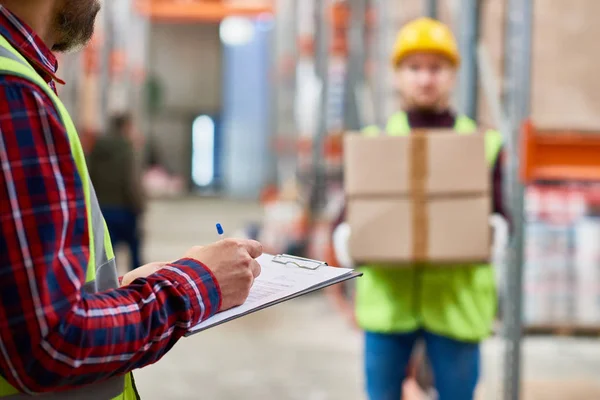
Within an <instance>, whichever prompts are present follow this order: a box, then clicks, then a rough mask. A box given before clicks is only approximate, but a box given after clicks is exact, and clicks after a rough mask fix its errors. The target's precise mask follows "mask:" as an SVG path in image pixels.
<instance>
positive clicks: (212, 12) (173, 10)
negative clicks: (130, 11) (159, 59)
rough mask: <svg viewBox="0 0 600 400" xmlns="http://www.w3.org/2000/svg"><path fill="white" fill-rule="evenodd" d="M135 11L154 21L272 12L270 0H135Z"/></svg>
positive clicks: (215, 18)
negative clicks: (248, 1) (252, 1)
mask: <svg viewBox="0 0 600 400" xmlns="http://www.w3.org/2000/svg"><path fill="white" fill-rule="evenodd" d="M135 9H136V11H137V12H138V13H139V14H141V15H143V16H145V17H148V18H150V19H151V20H154V21H168V22H219V21H221V20H223V19H224V18H226V17H228V16H232V15H235V16H245V17H253V16H257V15H260V14H264V13H273V4H272V2H270V1H265V2H262V3H256V2H255V4H246V5H244V3H241V2H227V1H209V0H188V1H182V0H136V1H135Z"/></svg>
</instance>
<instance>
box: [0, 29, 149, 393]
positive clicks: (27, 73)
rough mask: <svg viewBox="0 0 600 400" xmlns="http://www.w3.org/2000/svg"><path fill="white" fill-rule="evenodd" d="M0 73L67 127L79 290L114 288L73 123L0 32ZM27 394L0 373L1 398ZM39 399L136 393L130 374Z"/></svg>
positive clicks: (105, 238) (110, 256)
mask: <svg viewBox="0 0 600 400" xmlns="http://www.w3.org/2000/svg"><path fill="white" fill-rule="evenodd" d="M0 74H2V75H12V76H18V77H21V78H24V79H27V80H28V81H30V82H32V83H33V84H35V85H36V86H38V87H39V88H40V89H42V90H43V91H44V92H45V93H46V94H47V95H48V96H49V98H50V99H51V100H52V102H53V103H54V106H55V107H56V110H57V111H58V113H59V115H60V118H61V120H62V123H63V125H64V126H65V128H66V130H67V134H68V137H69V142H70V144H71V153H72V155H73V158H74V160H75V164H76V165H77V172H78V173H79V176H80V178H81V182H82V184H83V190H84V195H85V204H86V210H87V222H88V226H89V229H88V231H89V242H90V252H89V253H90V255H89V260H88V265H87V270H86V280H85V284H84V286H83V290H85V291H86V292H88V293H95V292H99V291H105V290H109V289H114V288H117V287H118V286H119V281H118V277H117V268H116V263H115V257H114V252H113V249H112V246H111V241H110V236H109V233H108V229H107V227H106V223H105V221H104V218H103V217H102V212H101V211H100V206H99V204H98V200H97V198H96V194H95V192H94V188H93V186H92V183H91V181H90V178H89V175H88V170H87V166H86V163H85V156H84V153H83V150H82V148H81V143H80V142H79V136H78V134H77V130H76V129H75V125H74V124H73V121H72V120H71V117H70V116H69V113H68V111H67V109H66V108H65V106H64V105H63V104H62V102H61V101H60V99H59V98H58V96H57V95H56V94H55V93H54V92H53V91H52V89H50V87H49V86H48V84H47V83H46V82H45V81H44V79H43V78H42V77H41V76H40V75H39V74H38V73H37V72H36V71H35V69H34V68H33V67H32V66H31V65H30V64H29V62H28V61H27V60H26V59H25V58H24V57H23V56H22V55H21V54H20V53H19V52H18V51H17V50H15V48H14V47H13V46H12V45H11V44H10V43H9V42H8V41H7V40H6V39H5V38H4V37H3V36H0ZM31 398H32V397H31V395H29V394H24V393H20V392H19V390H17V389H16V388H14V387H13V386H11V385H10V384H9V383H8V382H7V381H6V380H5V379H3V378H2V377H0V399H1V400H28V399H31ZM35 398H40V399H43V400H59V399H65V398H69V399H85V400H111V399H113V400H135V399H138V398H139V397H138V395H137V393H136V392H135V388H134V385H133V382H132V377H131V374H130V373H128V374H126V375H125V376H116V377H113V378H110V379H108V380H107V381H104V382H101V383H95V384H91V385H88V386H84V387H81V388H78V389H75V390H70V391H62V392H61V391H59V392H56V393H47V394H40V395H38V396H35Z"/></svg>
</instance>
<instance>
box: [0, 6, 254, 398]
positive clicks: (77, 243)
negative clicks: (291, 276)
mask: <svg viewBox="0 0 600 400" xmlns="http://www.w3.org/2000/svg"><path fill="white" fill-rule="evenodd" d="M99 9H100V3H99V2H98V0H0V400H26V399H31V398H33V397H32V396H33V395H38V396H36V398H40V399H43V400H57V399H86V400H111V399H120V400H132V399H138V398H139V396H138V394H137V390H136V388H135V384H134V381H133V377H132V374H131V371H132V370H134V369H136V368H141V367H143V366H145V365H148V364H152V363H154V362H156V361H158V360H159V359H160V358H161V357H162V356H163V355H164V354H165V353H166V352H167V351H168V350H169V349H171V348H172V347H173V345H174V344H175V342H177V340H179V339H180V338H181V337H182V336H183V335H184V334H185V333H186V332H187V331H188V329H189V328H190V327H192V326H194V325H195V324H197V323H199V322H200V321H203V320H205V319H207V318H208V317H210V316H212V315H214V314H215V313H216V312H218V311H221V310H225V309H228V308H231V307H234V306H237V305H240V304H242V303H243V302H244V301H245V299H246V298H247V296H248V293H249V291H250V287H251V286H252V283H253V280H254V278H256V276H258V274H259V273H260V265H259V264H258V262H257V261H256V257H258V256H260V255H261V253H262V247H261V245H260V244H259V243H257V242H254V241H249V240H248V241H246V240H222V241H219V242H217V243H215V244H212V245H209V246H202V247H199V246H196V247H193V248H191V249H190V250H189V251H188V252H187V253H186V254H185V255H183V257H181V258H179V259H178V260H177V261H175V262H172V263H151V264H147V265H144V266H141V267H140V268H137V269H136V270H135V271H132V272H129V273H128V274H127V275H125V276H124V277H123V278H121V279H119V278H118V277H117V274H116V267H115V265H116V264H115V260H114V253H113V249H112V247H111V240H110V236H109V233H108V231H107V229H106V223H105V221H104V219H103V217H102V212H101V210H100V208H99V206H98V200H97V198H96V195H95V193H94V188H93V186H92V184H91V182H90V178H89V174H88V170H87V167H86V164H85V157H84V154H83V151H82V149H81V143H80V142H79V138H78V135H77V131H76V130H75V127H74V124H73V121H72V120H71V117H70V116H69V113H68V112H67V110H66V109H65V107H64V106H63V104H62V103H61V101H60V99H59V98H58V96H57V95H56V90H55V89H56V88H55V85H56V83H63V82H62V81H61V80H60V79H58V78H57V77H56V70H57V62H56V58H55V57H54V55H53V54H52V51H68V50H72V49H76V48H80V47H81V46H83V45H85V43H86V42H87V41H88V40H89V39H90V38H91V37H92V34H93V31H94V21H95V19H96V15H97V13H98V11H99Z"/></svg>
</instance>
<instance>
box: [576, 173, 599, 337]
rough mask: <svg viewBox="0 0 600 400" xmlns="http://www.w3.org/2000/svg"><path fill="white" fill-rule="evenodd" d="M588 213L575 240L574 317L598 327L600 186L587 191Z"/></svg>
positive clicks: (578, 229) (580, 223)
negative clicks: (575, 294)
mask: <svg viewBox="0 0 600 400" xmlns="http://www.w3.org/2000/svg"><path fill="white" fill-rule="evenodd" d="M586 203H587V209H588V211H587V213H586V214H585V215H584V216H583V217H582V218H581V219H580V220H579V222H578V224H577V227H576V230H575V237H576V242H577V250H576V253H575V276H576V281H575V291H576V293H577V296H576V301H575V318H576V321H577V323H578V324H580V325H583V326H590V325H594V326H597V325H600V186H599V185H595V186H593V187H590V188H588V190H587V191H586Z"/></svg>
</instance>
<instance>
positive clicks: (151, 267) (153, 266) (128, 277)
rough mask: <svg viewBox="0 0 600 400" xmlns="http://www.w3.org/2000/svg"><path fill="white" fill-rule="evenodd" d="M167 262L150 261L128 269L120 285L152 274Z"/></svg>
mask: <svg viewBox="0 0 600 400" xmlns="http://www.w3.org/2000/svg"><path fill="white" fill-rule="evenodd" d="M167 264H168V262H160V261H159V262H152V263H149V264H145V265H142V266H141V267H138V268H136V269H134V270H133V271H129V272H128V273H126V274H125V275H123V279H122V280H121V286H126V285H129V284H130V283H131V282H133V281H134V280H136V279H137V278H145V277H147V276H148V275H152V274H153V273H155V272H156V271H158V270H159V269H161V268H162V267H164V266H165V265H167Z"/></svg>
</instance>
